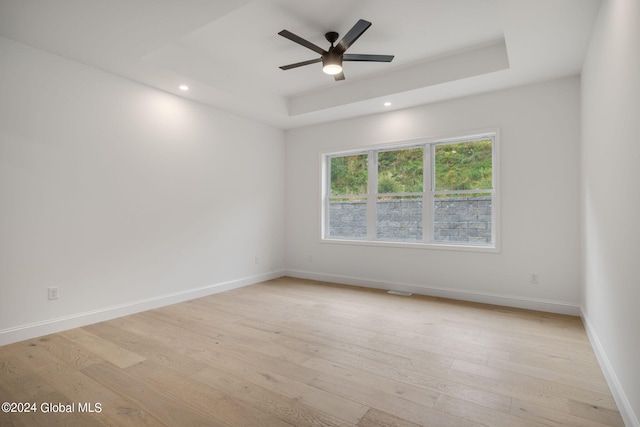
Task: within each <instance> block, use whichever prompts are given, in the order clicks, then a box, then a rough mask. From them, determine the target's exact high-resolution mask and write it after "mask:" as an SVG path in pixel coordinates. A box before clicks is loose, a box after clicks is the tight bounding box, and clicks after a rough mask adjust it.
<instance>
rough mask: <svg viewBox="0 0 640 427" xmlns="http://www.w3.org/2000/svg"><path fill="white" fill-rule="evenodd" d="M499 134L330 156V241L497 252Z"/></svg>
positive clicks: (326, 222) (326, 214)
mask: <svg viewBox="0 0 640 427" xmlns="http://www.w3.org/2000/svg"><path fill="white" fill-rule="evenodd" d="M495 150H496V135H495V134H494V133H491V134H482V135H476V136H472V137H465V138H456V139H447V140H438V141H430V142H421V143H414V144H411V145H394V146H386V147H377V148H375V149H368V150H361V151H356V152H348V153H344V152H342V153H330V154H325V155H324V157H323V161H324V171H325V178H324V187H323V189H324V191H323V194H324V196H323V197H324V203H323V238H324V239H325V240H335V241H362V242H391V243H413V244H422V245H455V246H475V247H490V248H494V247H495V243H496V216H497V215H496V214H497V212H496V188H495V181H496V179H495V176H496V167H495V163H496V162H495V157H496V156H495Z"/></svg>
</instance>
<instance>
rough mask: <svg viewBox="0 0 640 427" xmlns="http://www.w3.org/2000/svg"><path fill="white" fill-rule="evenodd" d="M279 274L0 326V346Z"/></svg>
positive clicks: (245, 284) (281, 274) (197, 296)
mask: <svg viewBox="0 0 640 427" xmlns="http://www.w3.org/2000/svg"><path fill="white" fill-rule="evenodd" d="M283 275H284V272H283V271H274V272H270V273H264V274H260V275H256V276H250V277H244V278H241V279H237V280H231V281H228V282H222V283H216V284H212V285H208V286H204V287H201V288H196V289H189V290H186V291H180V292H174V293H171V294H166V295H159V296H156V297H151V298H145V299H142V300H138V301H133V302H130V303H125V304H119V305H115V306H111V307H105V308H101V309H98V310H92V311H87V312H82V313H76V314H72V315H69V316H63V317H58V318H55V319H49V320H44V321H41V322H35V323H31V324H27V325H20V326H16V327H13V328H7V329H2V330H0V345H6V344H11V343H14V342H18V341H23V340H27V339H31V338H36V337H40V336H43V335H48V334H53V333H56V332H60V331H65V330H68V329H72V328H79V327H81V326H86V325H90V324H92V323H97V322H103V321H105V320H109V319H115V318H116V317H122V316H127V315H129V314H134V313H139V312H141V311H146V310H152V309H154V308H158V307H164V306H166V305H171V304H175V303H178V302H182V301H188V300H191V299H194V298H200V297H204V296H207V295H212V294H217V293H219V292H224V291H228V290H231V289H236V288H241V287H243V286H248V285H253V284H255V283H260V282H264V281H265V280H271V279H276V278H278V277H282V276H283Z"/></svg>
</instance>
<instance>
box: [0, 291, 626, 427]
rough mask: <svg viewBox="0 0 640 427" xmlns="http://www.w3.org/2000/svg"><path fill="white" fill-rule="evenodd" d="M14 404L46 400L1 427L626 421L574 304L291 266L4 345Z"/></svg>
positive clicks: (3, 392) (5, 381) (1, 352)
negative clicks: (571, 309) (393, 290)
mask: <svg viewBox="0 0 640 427" xmlns="http://www.w3.org/2000/svg"><path fill="white" fill-rule="evenodd" d="M4 401H8V402H23V403H24V402H27V403H35V404H36V408H37V412H35V413H34V412H32V413H22V414H6V413H1V412H0V425H2V426H12V425H16V426H36V425H37V426H49V425H56V424H59V425H64V426H72V425H80V426H90V425H131V426H146V425H167V426H192V425H205V426H252V427H253V426H269V427H271V426H276V427H277V426H298V427H302V426H417V425H420V426H438V427H440V426H492V427H493V426H505V427H514V426H542V425H544V426H579V427H589V426H602V425H610V426H622V425H623V422H622V419H621V417H620V414H619V413H618V410H617V408H616V404H615V403H614V400H613V398H612V396H611V393H610V392H609V389H608V387H607V384H606V383H605V380H604V378H603V375H602V372H601V370H600V368H599V366H598V363H597V361H596V358H595V356H594V353H593V351H592V349H591V347H590V345H589V341H588V339H587V337H586V335H585V331H584V328H583V326H582V323H581V321H580V319H578V318H576V317H569V316H560V315H553V314H546V313H539V312H532V311H526V310H518V309H509V308H504V307H497V306H488V305H480V304H472V303H464V302H458V301H451V300H444V299H438V298H429V297H421V296H415V295H414V296H411V297H402V296H393V295H388V294H387V293H385V292H383V291H377V290H367V289H362V288H356V287H346V286H337V285H330V284H326V283H318V282H312V281H305V280H298V279H291V278H282V279H277V280H273V281H269V282H265V283H261V284H257V285H254V286H250V287H245V288H241V289H237V290H234V291H230V292H226V293H221V294H216V295H212V296H209V297H205V298H201V299H198V300H193V301H189V302H185V303H181V304H176V305H172V306H169V307H164V308H161V309H157V310H153V311H148V312H145V313H140V314H136V315H132V316H127V317H123V318H120V319H116V320H111V321H107V322H103V323H99V324H95V325H91V326H86V327H83V328H79V329H73V330H70V331H67V332H63V333H58V334H53V335H49V336H45V337H41V338H36V339H32V340H28V341H24V342H20V343H16V344H11V345H8V346H4V347H0V402H4ZM50 403H53V404H59V403H63V404H72V403H73V404H74V407H73V408H72V409H73V411H74V412H72V413H44V412H43V411H42V409H43V407H44V409H47V407H53V406H51V405H49V404H50ZM86 404H90V407H91V408H92V409H94V410H96V409H97V407H98V406H99V407H100V408H101V412H99V413H97V412H94V413H89V412H81V411H80V406H81V405H85V406H83V408H84V409H85V410H86V409H87V408H88V407H87V406H86ZM98 404H99V405H98Z"/></svg>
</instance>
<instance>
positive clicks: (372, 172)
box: [367, 150, 378, 240]
mask: <svg viewBox="0 0 640 427" xmlns="http://www.w3.org/2000/svg"><path fill="white" fill-rule="evenodd" d="M367 158H368V159H369V164H368V169H369V175H368V177H367V190H368V191H367V239H369V240H375V239H376V234H377V233H376V202H377V199H378V152H377V151H373V150H370V151H369V152H368V156H367Z"/></svg>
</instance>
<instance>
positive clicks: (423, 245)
mask: <svg viewBox="0 0 640 427" xmlns="http://www.w3.org/2000/svg"><path fill="white" fill-rule="evenodd" d="M488 137H490V138H492V139H493V143H492V148H493V152H492V160H493V167H492V182H493V190H492V191H491V193H490V194H491V196H492V201H491V217H492V220H493V221H492V228H491V233H492V242H493V243H492V244H490V245H487V244H472V243H466V242H461V243H452V242H444V241H443V242H439V241H433V240H432V237H433V236H432V235H431V234H432V224H433V197H434V193H435V191H433V189H432V188H431V182H432V177H431V175H432V174H433V173H434V171H433V170H432V164H431V156H432V155H433V153H432V152H433V150H434V147H435V146H436V145H438V144H451V143H456V142H465V141H470V140H474V139H481V138H488ZM425 145H429V146H430V148H431V149H425V150H424V165H425V166H424V177H423V179H424V183H423V190H424V191H423V193H422V194H423V200H424V202H423V204H422V206H423V224H425V225H426V227H423V230H422V232H423V239H424V240H423V241H417V242H416V241H408V242H405V241H390V240H377V239H376V236H375V235H373V236H369V235H367V237H366V238H363V239H342V238H327V237H325V235H326V232H327V230H328V229H329V215H328V209H327V206H328V204H327V200H328V195H329V189H330V188H331V182H330V180H331V176H330V175H329V174H328V168H329V162H328V159H329V158H330V157H334V156H346V155H355V154H364V153H367V154H368V157H367V158H368V161H369V164H368V171H369V175H368V176H369V179H368V183H367V184H368V194H366V195H365V194H363V195H361V196H362V197H363V198H367V201H368V203H367V232H368V233H372V232H374V230H375V228H376V227H375V221H376V211H375V203H369V202H370V200H368V199H369V198H373V199H375V198H376V197H377V193H376V191H377V189H376V188H374V187H375V182H376V180H375V178H376V177H377V168H378V163H377V152H379V151H387V149H388V151H392V150H399V149H406V148H412V147H417V146H425ZM500 169H501V166H500V130H499V129H497V128H493V129H486V130H481V131H476V132H469V133H465V134H464V135H461V134H457V135H455V136H441V137H433V138H424V139H418V140H411V141H397V142H388V143H381V144H376V145H370V146H363V147H360V148H357V149H349V150H340V149H337V150H330V151H323V152H322V153H320V171H321V174H322V178H323V179H321V180H320V181H321V188H320V216H321V221H320V239H319V242H320V243H323V244H332V245H356V246H371V247H395V248H409V249H437V250H450V251H471V252H484V253H499V252H500V242H501V240H500V229H501V228H502V227H501V225H502V224H501V218H500V206H501V203H500V187H501V186H500ZM374 172H375V174H374ZM468 191H469V192H470V193H473V192H474V190H468ZM463 192H465V191H464V190H461V191H452V193H456V194H460V193H463ZM475 192H476V193H477V191H475ZM438 193H446V192H442V191H438ZM374 201H375V200H374ZM369 222H371V224H369Z"/></svg>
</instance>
